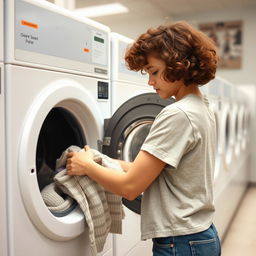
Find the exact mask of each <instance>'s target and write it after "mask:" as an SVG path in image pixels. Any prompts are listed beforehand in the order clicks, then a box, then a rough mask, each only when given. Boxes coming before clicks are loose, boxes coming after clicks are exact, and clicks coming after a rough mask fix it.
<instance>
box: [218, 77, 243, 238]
mask: <svg viewBox="0 0 256 256" xmlns="http://www.w3.org/2000/svg"><path fill="white" fill-rule="evenodd" d="M219 79H220V84H221V124H220V128H221V134H220V136H221V139H220V143H221V145H222V150H221V152H222V154H221V156H222V161H221V165H220V168H221V172H220V177H219V189H218V191H217V195H216V200H215V205H216V214H215V224H216V226H217V228H218V231H219V235H220V238H223V237H224V235H225V231H226V230H227V227H228V225H229V223H230V221H231V219H232V217H233V214H234V212H235V210H236V208H237V206H238V204H239V201H240V200H241V198H242V195H243V193H244V191H245V188H246V186H247V183H248V169H247V168H244V167H242V165H241V164H242V162H243V161H242V158H243V157H242V155H241V151H240V145H239V122H240V121H239V118H240V117H239V109H240V108H241V105H242V104H244V102H243V100H242V95H241V94H239V93H238V92H237V88H236V87H235V86H234V85H233V84H230V83H229V82H228V81H226V80H224V79H222V78H219ZM238 97H239V98H238ZM230 195H232V197H230Z"/></svg>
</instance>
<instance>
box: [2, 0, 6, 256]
mask: <svg viewBox="0 0 256 256" xmlns="http://www.w3.org/2000/svg"><path fill="white" fill-rule="evenodd" d="M3 17H4V12H3V0H0V230H1V239H0V255H7V225H6V224H7V218H6V216H7V215H6V168H5V121H4V112H5V111H4V110H5V86H4V64H3V63H4V39H3V38H4V28H3V24H4V19H3Z"/></svg>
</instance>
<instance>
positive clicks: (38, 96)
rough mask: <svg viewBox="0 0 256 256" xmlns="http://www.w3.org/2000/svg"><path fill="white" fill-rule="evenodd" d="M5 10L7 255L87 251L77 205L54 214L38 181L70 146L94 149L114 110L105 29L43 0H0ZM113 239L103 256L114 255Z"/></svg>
mask: <svg viewBox="0 0 256 256" xmlns="http://www.w3.org/2000/svg"><path fill="white" fill-rule="evenodd" d="M5 12H6V20H5V21H6V23H5V26H6V27H5V30H6V33H7V34H6V36H7V37H6V45H7V47H6V63H5V81H6V93H5V95H6V120H5V121H6V135H7V136H6V138H7V151H6V152H7V207H8V254H5V255H9V256H24V255H38V256H43V255H48V256H56V255H61V256H67V255H69V256H70V255H73V256H82V255H91V253H90V243H89V236H88V228H87V225H86V223H85V219H84V215H83V214H82V211H81V210H80V208H79V207H78V206H76V207H75V208H74V209H73V208H72V209H70V211H66V214H65V215H63V216H61V217H59V216H57V215H54V214H52V213H51V212H50V211H49V210H48V208H47V207H46V205H45V203H44V201H43V199H42V196H41V193H40V189H39V184H40V182H41V181H42V179H44V178H48V177H44V176H46V175H47V174H48V172H49V170H52V169H54V168H55V161H56V159H57V158H58V157H59V156H60V154H61V153H62V152H63V151H64V150H65V149H66V148H67V147H68V146H70V145H77V146H80V147H83V146H84V145H85V144H90V145H91V147H93V148H97V146H98V143H97V140H102V137H103V124H104V119H105V118H107V117H109V116H110V111H111V106H110V91H109V77H110V74H109V64H110V57H109V52H110V51H109V50H110V47H109V45H110V43H109V33H110V30H109V28H108V27H106V26H104V25H101V24H99V23H96V22H94V21H91V20H89V19H84V18H82V17H76V16H75V15H73V14H71V13H70V12H68V11H66V10H64V9H59V8H58V7H56V6H55V5H53V4H50V3H47V2H44V1H36V0H34V1H32V0H24V1H23V0H16V1H14V0H13V1H5ZM39 174H40V175H39ZM1 203H2V202H1ZM67 210H69V209H67ZM1 241H2V239H1ZM112 241H113V239H112V235H109V237H108V239H107V242H106V244H105V247H104V249H103V252H102V253H101V254H100V255H104V256H112V255H113V249H112Z"/></svg>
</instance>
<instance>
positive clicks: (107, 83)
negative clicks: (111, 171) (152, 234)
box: [0, 0, 250, 256]
mask: <svg viewBox="0 0 256 256" xmlns="http://www.w3.org/2000/svg"><path fill="white" fill-rule="evenodd" d="M0 10H1V12H2V13H1V14H0V15H1V17H0V33H1V34H0V40H3V41H1V42H0V62H1V63H0V70H1V84H0V119H1V120H0V121H1V122H0V138H1V143H0V182H1V184H0V197H1V198H0V228H1V239H0V255H1V256H2V255H3V256H24V255H33V254H36V255H38V256H43V255H48V256H56V255H61V256H66V255H74V256H82V255H88V256H89V255H90V250H89V238H88V228H87V226H86V223H85V220H84V216H83V214H82V212H81V210H80V209H79V207H76V208H75V209H74V210H72V211H71V212H69V213H68V214H67V215H65V216H62V217H56V216H54V215H53V214H52V213H51V212H50V211H49V210H48V208H47V207H46V205H45V203H44V201H43V199H42V197H41V193H40V189H39V185H38V184H39V183H40V179H41V178H42V175H43V174H44V172H43V169H44V167H45V166H46V165H47V166H48V167H50V168H52V169H54V168H55V161H56V159H57V158H58V157H59V156H60V154H61V153H62V151H64V150H65V149H66V148H67V147H68V146H70V145H77V146H80V147H83V145H85V144H89V145H90V146H91V147H93V148H96V149H99V150H102V151H103V152H104V153H105V154H108V155H109V156H111V157H113V158H119V159H124V160H127V161H132V160H133V159H134V157H135V156H136V154H137V153H138V151H139V149H140V146H141V144H142V143H143V140H144V139H145V137H146V135H147V133H148V131H149V128H150V126H151V124H152V122H153V120H154V118H155V116H156V115H157V114H158V113H159V112H160V111H161V109H162V108H163V107H164V106H166V104H167V103H166V101H164V100H161V99H160V98H159V97H158V96H157V95H156V94H155V93H153V92H152V91H151V90H152V89H151V87H150V86H148V85H147V77H146V76H143V75H141V74H140V73H136V72H132V71H129V70H128V69H127V68H126V66H125V62H124V59H123V56H124V52H125V49H126V48H127V45H129V44H130V43H131V42H132V40H131V39H129V38H127V37H124V36H122V35H120V34H117V33H113V32H111V31H110V29H109V28H108V27H106V26H104V25H102V24H99V23H97V22H95V21H92V20H89V19H85V18H82V17H78V16H75V15H74V14H72V13H71V12H69V11H67V10H64V9H60V8H58V7H56V6H55V5H53V4H50V3H48V2H46V1H40V0H9V1H3V0H1V1H0ZM3 46H4V47H3ZM203 90H204V92H205V93H206V94H208V96H209V100H210V101H211V103H212V107H213V109H214V112H215V114H216V120H217V127H216V128H217V131H218V146H217V154H216V170H215V190H216V191H215V194H216V209H217V211H216V220H215V222H216V225H217V226H218V227H219V230H220V233H221V234H224V232H225V230H226V228H227V225H228V223H229V220H230V218H231V216H232V214H233V212H234V210H235V208H236V207H237V204H238V202H239V199H240V198H241V195H242V193H243V191H244V188H245V186H246V184H247V169H248V166H247V164H248V158H249V152H248V151H247V149H248V143H249V125H250V122H249V121H250V118H249V114H250V112H249V110H248V108H247V106H246V100H245V99H244V98H243V97H242V96H241V95H242V94H240V93H238V91H237V90H235V87H234V86H232V85H230V84H229V83H228V82H226V81H224V80H223V79H220V78H216V79H215V80H213V81H212V82H211V83H209V85H207V86H205V87H204V89H203ZM39 174H40V177H39ZM230 195H232V196H230ZM140 202H141V196H139V197H138V198H136V199H135V200H134V201H127V200H123V203H124V210H125V214H126V217H125V219H124V220H123V234H122V235H112V234H110V235H109V236H108V239H107V242H106V244H105V247H104V249H103V251H102V252H101V253H100V254H99V255H101V256H128V255H129V256H137V255H140V254H141V255H151V247H152V245H151V241H140Z"/></svg>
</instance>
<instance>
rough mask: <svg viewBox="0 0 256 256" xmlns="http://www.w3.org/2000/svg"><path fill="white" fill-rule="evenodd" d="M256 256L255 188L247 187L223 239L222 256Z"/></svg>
mask: <svg viewBox="0 0 256 256" xmlns="http://www.w3.org/2000/svg"><path fill="white" fill-rule="evenodd" d="M255 255H256V186H249V187H248V190H247V191H246V193H245V196H244V198H243V200H242V201H241V205H240V207H239V209H238V211H237V213H236V215H235V217H234V219H233V221H232V223H231V225H230V227H229V230H228V232H227V234H226V236H225V238H224V239H223V243H222V256H255Z"/></svg>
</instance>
